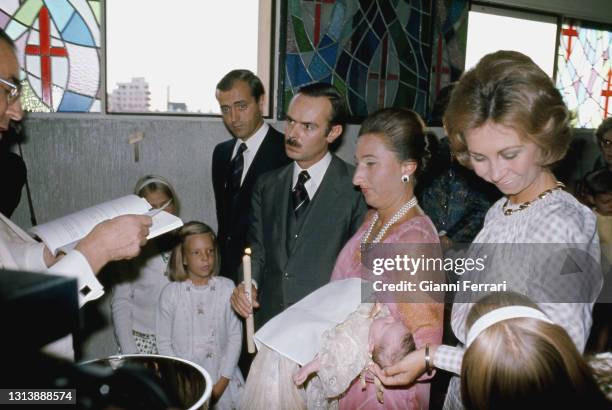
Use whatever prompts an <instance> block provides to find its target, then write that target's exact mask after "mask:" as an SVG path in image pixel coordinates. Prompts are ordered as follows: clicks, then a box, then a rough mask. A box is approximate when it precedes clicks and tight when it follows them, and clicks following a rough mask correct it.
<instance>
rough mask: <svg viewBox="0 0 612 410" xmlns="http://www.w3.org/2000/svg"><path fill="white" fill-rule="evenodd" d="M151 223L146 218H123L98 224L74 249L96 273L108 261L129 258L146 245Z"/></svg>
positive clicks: (119, 217) (142, 216)
mask: <svg viewBox="0 0 612 410" xmlns="http://www.w3.org/2000/svg"><path fill="white" fill-rule="evenodd" d="M151 224H152V219H151V217H150V216H147V215H123V216H118V217H116V218H113V219H110V220H107V221H104V222H102V223H99V224H98V225H96V226H95V227H94V229H93V230H92V231H91V232H90V233H89V234H87V235H86V236H85V238H83V239H82V240H81V241H80V242H79V243H78V244H77V245H76V250H78V251H79V252H81V253H82V254H83V256H85V258H86V259H87V261H88V262H89V264H90V266H91V268H92V270H93V271H94V272H98V271H99V270H100V269H101V268H102V267H103V266H104V265H106V264H107V263H108V262H110V261H118V260H122V259H129V258H133V257H134V256H136V255H138V253H139V252H140V247H141V246H143V245H144V244H145V243H146V242H147V239H146V238H147V235H148V234H149V227H150V226H151Z"/></svg>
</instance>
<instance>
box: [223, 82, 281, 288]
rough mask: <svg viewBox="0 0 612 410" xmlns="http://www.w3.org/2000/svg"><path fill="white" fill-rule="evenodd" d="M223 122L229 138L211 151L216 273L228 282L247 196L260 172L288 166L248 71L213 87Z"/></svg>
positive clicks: (240, 247) (242, 235)
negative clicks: (218, 256) (218, 259)
mask: <svg viewBox="0 0 612 410" xmlns="http://www.w3.org/2000/svg"><path fill="white" fill-rule="evenodd" d="M216 97H217V100H218V101H219V105H220V106H221V113H222V115H223V123H224V124H225V126H226V128H227V130H228V131H229V132H230V134H232V136H233V137H234V138H232V139H231V140H229V141H225V142H222V143H220V144H218V145H217V146H216V147H215V149H214V151H213V159H212V179H213V188H214V191H215V201H216V205H217V222H218V225H219V229H218V241H219V248H220V251H221V271H220V274H221V275H223V276H225V277H227V278H230V279H232V280H234V281H235V282H236V281H237V279H238V278H239V275H238V269H239V267H240V263H241V258H242V255H243V253H244V248H245V247H246V233H247V228H248V215H249V208H250V202H251V194H252V192H253V186H254V184H255V180H256V179H257V177H259V176H260V175H261V174H263V173H264V172H267V171H270V170H273V169H276V168H279V167H282V166H283V165H286V164H288V163H289V161H290V160H289V159H288V158H287V155H286V154H285V149H284V138H283V134H281V133H280V132H278V131H276V130H275V129H274V128H272V127H271V126H269V125H268V124H266V123H265V122H264V121H263V115H262V110H263V104H264V88H263V84H262V83H261V81H260V80H259V78H257V76H255V74H253V73H252V72H250V71H248V70H233V71H230V72H229V73H228V74H226V75H225V77H223V78H222V79H221V81H219V83H218V84H217V91H216Z"/></svg>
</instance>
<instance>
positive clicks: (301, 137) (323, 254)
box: [231, 83, 366, 327]
mask: <svg viewBox="0 0 612 410" xmlns="http://www.w3.org/2000/svg"><path fill="white" fill-rule="evenodd" d="M344 113H345V108H344V99H343V97H342V96H341V95H340V94H339V93H338V91H337V90H336V89H335V88H334V87H332V86H331V85H329V84H322V83H318V84H312V85H309V86H306V87H303V88H302V89H300V90H299V92H298V93H297V94H296V95H295V97H294V98H293V99H292V100H291V103H290V105H289V109H288V112H287V124H286V128H285V149H286V151H287V155H288V156H289V158H291V159H292V160H294V162H292V163H291V164H289V165H287V166H285V167H283V168H281V169H278V170H275V171H272V172H268V173H266V174H264V175H262V176H261V177H260V178H259V180H258V181H257V183H256V185H255V189H254V191H253V201H252V205H251V222H250V227H249V234H248V243H249V245H250V246H251V248H252V250H253V257H252V275H253V279H254V281H255V282H256V283H257V288H258V289H259V290H258V291H257V289H255V288H254V289H253V296H254V300H255V301H254V303H253V306H255V307H258V306H260V309H259V310H258V311H257V312H256V314H255V321H256V324H257V326H258V327H259V326H261V325H263V324H264V323H265V322H267V321H268V320H269V319H270V318H272V317H273V316H275V315H276V314H278V313H280V312H282V311H283V310H284V309H285V308H287V307H288V306H290V305H291V304H293V303H295V302H297V301H298V300H300V299H301V298H303V297H304V296H306V295H308V294H309V293H311V292H312V291H314V290H316V289H318V288H319V287H321V286H322V285H324V284H325V283H327V282H329V278H330V275H331V272H332V269H333V267H334V264H335V262H336V258H337V256H338V254H339V253H340V250H341V249H342V247H343V246H344V244H345V243H346V242H347V241H348V239H349V238H350V237H351V236H352V235H353V234H354V233H355V231H356V230H357V229H358V228H359V225H360V224H361V222H362V220H363V217H364V215H365V212H366V205H365V202H364V200H363V198H362V196H361V193H360V192H359V191H357V190H356V189H355V187H354V186H353V184H352V177H353V171H354V167H353V166H351V165H349V164H347V163H346V162H344V161H342V160H341V159H340V158H338V157H337V156H335V155H334V154H331V153H330V152H329V145H330V144H331V143H333V142H334V141H335V140H336V139H337V138H338V137H340V135H341V134H342V131H343V118H344V117H345V114H344ZM257 301H258V302H259V303H257ZM231 302H232V306H233V307H234V309H235V310H236V311H237V312H238V313H239V314H240V315H241V316H243V317H246V316H248V315H249V314H250V312H251V306H250V303H249V302H248V301H247V299H246V297H245V296H244V286H243V285H242V284H241V285H240V286H238V287H237V288H236V290H234V294H233V295H232V300H231Z"/></svg>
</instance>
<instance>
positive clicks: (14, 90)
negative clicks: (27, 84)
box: [0, 78, 21, 104]
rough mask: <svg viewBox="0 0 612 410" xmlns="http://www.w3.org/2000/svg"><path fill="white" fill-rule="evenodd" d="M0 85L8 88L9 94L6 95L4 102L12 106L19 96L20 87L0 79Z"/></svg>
mask: <svg viewBox="0 0 612 410" xmlns="http://www.w3.org/2000/svg"><path fill="white" fill-rule="evenodd" d="M0 84H4V85H5V86H7V87H8V88H9V92H8V93H7V94H6V101H7V102H8V103H9V104H12V103H13V102H15V101H16V100H17V99H18V98H19V95H20V94H21V85H15V84H13V83H12V82H10V81H7V80H4V79H2V78H0Z"/></svg>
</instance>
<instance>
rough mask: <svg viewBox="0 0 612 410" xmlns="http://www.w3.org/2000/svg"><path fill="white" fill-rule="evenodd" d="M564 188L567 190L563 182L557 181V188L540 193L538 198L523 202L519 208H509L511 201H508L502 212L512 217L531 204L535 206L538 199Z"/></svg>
mask: <svg viewBox="0 0 612 410" xmlns="http://www.w3.org/2000/svg"><path fill="white" fill-rule="evenodd" d="M563 188H565V185H564V184H563V183H562V182H559V181H557V186H556V187H554V188H550V189H547V190H546V191H544V192H542V193H540V194H539V195H538V196H537V198H536V199H534V200H533V201H526V202H523V203H522V204H520V205H519V206H518V208H508V203H509V202H510V200H509V199H506V202H505V203H504V205H503V206H502V210H503V211H504V215H506V216H510V215H512V214H513V213H515V212H518V211H522V210H523V209H526V208H529V207H530V206H531V204H533V203H534V202H535V201H537V200H538V199H542V198H544V197H546V196H548V194H550V193H551V192H553V191H558V190H560V189H563Z"/></svg>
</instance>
